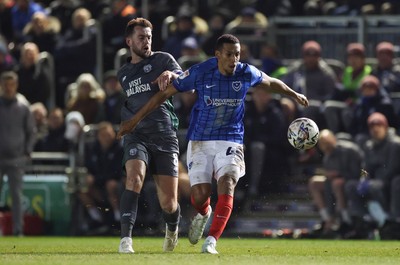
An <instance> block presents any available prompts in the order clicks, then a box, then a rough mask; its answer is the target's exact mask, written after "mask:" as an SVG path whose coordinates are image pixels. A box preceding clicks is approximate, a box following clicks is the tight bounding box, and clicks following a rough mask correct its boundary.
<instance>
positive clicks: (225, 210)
mask: <svg viewBox="0 0 400 265" xmlns="http://www.w3.org/2000/svg"><path fill="white" fill-rule="evenodd" d="M232 208H233V197H232V196H231V195H227V194H221V195H218V201H217V205H216V206H215V211H214V217H213V220H212V223H211V227H210V231H209V232H208V235H209V236H213V237H214V238H215V239H216V240H218V239H219V237H220V236H221V234H222V232H224V229H225V226H226V223H228V220H229V217H230V216H231V213H232Z"/></svg>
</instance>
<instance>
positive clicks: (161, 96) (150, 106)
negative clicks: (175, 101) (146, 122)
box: [117, 84, 178, 139]
mask: <svg viewBox="0 0 400 265" xmlns="http://www.w3.org/2000/svg"><path fill="white" fill-rule="evenodd" d="M177 92H178V90H176V89H175V87H174V86H173V85H172V84H169V85H168V86H167V88H166V89H165V90H164V91H159V92H157V94H155V95H154V96H152V97H151V98H150V100H149V101H148V102H147V103H146V104H145V105H144V106H143V107H142V108H141V109H140V110H139V111H138V112H137V113H136V114H135V115H134V116H133V117H132V118H131V119H130V120H126V121H122V122H121V124H120V126H119V131H118V134H117V139H121V138H122V136H124V135H125V134H127V133H129V132H131V131H133V130H134V129H135V127H136V126H137V125H138V123H139V122H140V121H141V120H142V119H144V117H146V116H147V115H148V114H149V113H151V112H152V111H153V110H155V109H156V108H158V107H159V106H160V105H161V104H162V103H163V102H164V101H165V100H166V99H168V98H170V97H171V96H173V95H174V94H176V93H177Z"/></svg>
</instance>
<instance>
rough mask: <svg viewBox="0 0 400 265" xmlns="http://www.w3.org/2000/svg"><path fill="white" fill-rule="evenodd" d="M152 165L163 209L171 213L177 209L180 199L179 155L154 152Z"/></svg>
mask: <svg viewBox="0 0 400 265" xmlns="http://www.w3.org/2000/svg"><path fill="white" fill-rule="evenodd" d="M151 163H152V166H151V167H150V169H151V172H152V174H153V178H154V182H155V183H156V187H157V194H158V198H159V201H160V205H161V208H162V209H163V210H165V211H167V212H170V211H172V210H174V209H176V204H177V199H178V172H179V169H178V168H179V164H178V163H179V161H178V154H177V153H167V152H153V153H152V162H151Z"/></svg>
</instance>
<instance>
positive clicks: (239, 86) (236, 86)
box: [232, 81, 242, 92]
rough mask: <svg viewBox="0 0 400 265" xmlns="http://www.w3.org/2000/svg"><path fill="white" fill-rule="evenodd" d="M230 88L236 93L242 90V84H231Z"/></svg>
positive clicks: (236, 82) (237, 82)
mask: <svg viewBox="0 0 400 265" xmlns="http://www.w3.org/2000/svg"><path fill="white" fill-rule="evenodd" d="M232 88H233V90H235V91H236V92H238V91H239V90H240V89H241V88H242V82H241V81H235V82H232Z"/></svg>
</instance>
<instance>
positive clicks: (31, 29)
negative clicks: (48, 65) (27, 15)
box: [23, 12, 61, 54]
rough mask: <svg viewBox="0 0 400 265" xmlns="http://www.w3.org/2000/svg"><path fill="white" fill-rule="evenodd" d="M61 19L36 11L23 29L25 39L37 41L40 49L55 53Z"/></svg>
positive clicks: (26, 40)
mask: <svg viewBox="0 0 400 265" xmlns="http://www.w3.org/2000/svg"><path fill="white" fill-rule="evenodd" d="M60 27H61V24H60V21H59V20H58V19H57V18H56V17H50V16H47V15H46V14H44V13H42V12H36V13H35V14H33V16H32V20H31V21H30V22H29V23H28V24H27V25H26V26H25V28H24V30H23V35H24V38H23V39H24V41H25V42H33V43H35V44H36V45H37V46H38V48H39V51H41V52H43V51H46V52H49V53H51V54H53V53H54V49H55V46H56V43H57V38H58V36H59V32H60Z"/></svg>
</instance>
